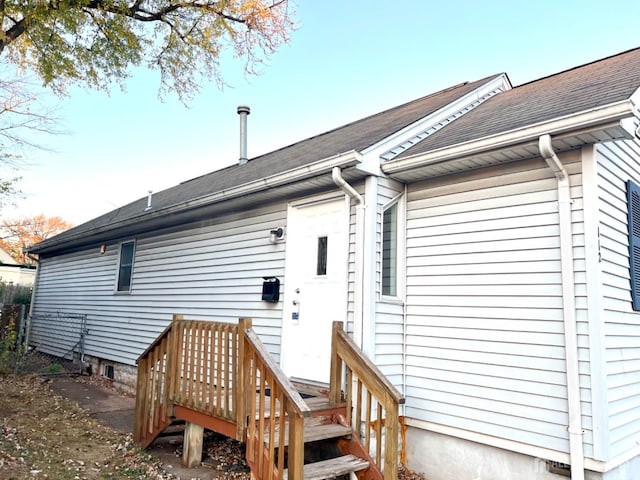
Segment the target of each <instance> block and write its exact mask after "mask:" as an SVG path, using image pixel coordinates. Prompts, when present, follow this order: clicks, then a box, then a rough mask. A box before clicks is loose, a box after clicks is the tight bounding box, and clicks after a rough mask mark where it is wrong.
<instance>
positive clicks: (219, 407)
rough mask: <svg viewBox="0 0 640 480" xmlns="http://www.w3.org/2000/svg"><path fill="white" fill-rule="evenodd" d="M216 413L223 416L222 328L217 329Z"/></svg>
mask: <svg viewBox="0 0 640 480" xmlns="http://www.w3.org/2000/svg"><path fill="white" fill-rule="evenodd" d="M216 340H217V342H216V344H217V347H216V413H217V414H218V415H222V365H221V361H220V360H221V357H222V348H223V344H222V331H221V329H220V328H217V329H216Z"/></svg>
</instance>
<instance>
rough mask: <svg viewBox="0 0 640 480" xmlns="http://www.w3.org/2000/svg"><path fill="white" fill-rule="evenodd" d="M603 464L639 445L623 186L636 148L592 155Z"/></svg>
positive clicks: (637, 161)
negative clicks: (597, 233) (603, 384)
mask: <svg viewBox="0 0 640 480" xmlns="http://www.w3.org/2000/svg"><path fill="white" fill-rule="evenodd" d="M596 159H597V169H598V174H599V179H598V183H599V209H600V212H599V214H600V254H601V258H602V261H601V268H602V291H603V298H602V300H601V303H602V310H603V312H602V316H603V318H604V356H605V358H604V361H605V374H606V402H607V403H606V408H607V412H606V414H607V422H608V445H607V446H608V449H609V450H608V452H607V453H608V455H607V456H608V459H612V458H615V457H616V456H620V455H624V454H625V453H626V452H628V451H629V450H632V449H634V448H637V445H638V444H640V413H639V412H640V314H639V313H637V312H634V311H633V309H632V306H631V291H630V288H631V287H630V279H629V250H628V249H629V245H628V238H627V201H626V190H625V182H626V181H627V180H628V179H631V180H633V181H634V182H636V183H640V142H638V141H616V142H609V143H606V144H599V145H598V146H597V149H596Z"/></svg>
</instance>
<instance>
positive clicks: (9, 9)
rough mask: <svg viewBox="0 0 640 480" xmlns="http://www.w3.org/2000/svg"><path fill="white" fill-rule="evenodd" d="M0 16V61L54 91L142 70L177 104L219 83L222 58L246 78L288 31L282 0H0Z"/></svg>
mask: <svg viewBox="0 0 640 480" xmlns="http://www.w3.org/2000/svg"><path fill="white" fill-rule="evenodd" d="M0 18H1V19H2V22H1V23H2V30H3V31H2V32H1V33H0V55H2V57H3V58H4V59H5V61H7V60H8V61H9V62H11V63H12V64H14V65H16V66H18V67H20V68H23V69H25V70H27V71H31V72H34V73H36V74H37V75H38V77H40V79H41V80H42V81H43V82H44V84H45V85H49V86H51V87H53V88H54V90H56V91H58V92H64V90H65V88H66V85H67V84H69V83H80V84H83V85H86V86H89V87H91V88H99V89H105V88H108V87H109V85H110V83H111V82H114V81H115V82H120V83H121V82H122V80H123V79H124V78H126V77H127V76H128V75H129V72H130V69H131V67H135V66H140V65H146V66H147V67H149V68H151V69H155V70H157V71H159V72H160V77H161V93H162V92H167V91H174V92H176V93H177V94H178V95H179V97H180V98H182V99H184V98H189V97H190V96H191V95H192V94H193V93H194V92H195V91H197V89H198V86H199V83H200V81H201V80H202V79H214V80H217V81H218V82H220V83H224V82H223V81H222V77H221V69H220V60H221V56H222V52H224V51H230V52H233V53H234V54H235V55H236V56H237V57H239V58H244V59H245V60H246V62H247V64H246V70H247V71H248V72H251V71H252V69H253V66H254V65H255V64H256V63H260V62H261V61H262V59H263V58H264V57H266V56H268V55H269V54H271V53H273V52H274V51H275V50H276V49H277V47H279V46H280V45H282V44H283V43H285V42H286V41H287V40H288V36H289V33H290V31H291V30H292V28H293V22H292V21H291V18H290V12H289V7H288V2H287V1H286V0H214V1H200V0H183V1H179V2H176V1H173V0H135V1H127V0H38V1H24V0H0Z"/></svg>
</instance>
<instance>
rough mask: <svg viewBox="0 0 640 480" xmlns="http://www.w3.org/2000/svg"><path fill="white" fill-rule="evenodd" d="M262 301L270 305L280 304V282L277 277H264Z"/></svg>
mask: <svg viewBox="0 0 640 480" xmlns="http://www.w3.org/2000/svg"><path fill="white" fill-rule="evenodd" d="M262 278H264V282H262V300H263V301H265V302H269V303H278V300H280V280H278V279H277V278H276V277H262Z"/></svg>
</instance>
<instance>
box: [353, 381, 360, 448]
mask: <svg viewBox="0 0 640 480" xmlns="http://www.w3.org/2000/svg"><path fill="white" fill-rule="evenodd" d="M356 382H357V384H356V402H355V408H356V415H355V416H356V424H355V425H354V428H355V430H356V432H357V433H358V437H359V438H360V440H362V434H361V433H360V429H361V428H362V427H361V422H362V382H361V381H360V379H359V378H356Z"/></svg>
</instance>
